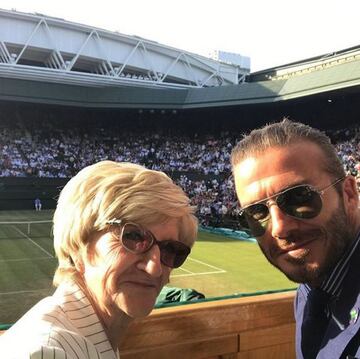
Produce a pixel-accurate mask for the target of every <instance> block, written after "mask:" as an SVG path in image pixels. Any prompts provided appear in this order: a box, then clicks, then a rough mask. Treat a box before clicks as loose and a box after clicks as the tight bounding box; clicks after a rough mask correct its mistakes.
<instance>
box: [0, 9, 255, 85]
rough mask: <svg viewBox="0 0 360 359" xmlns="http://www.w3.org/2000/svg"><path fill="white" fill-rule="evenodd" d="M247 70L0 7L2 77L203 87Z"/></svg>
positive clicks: (238, 77)
mask: <svg viewBox="0 0 360 359" xmlns="http://www.w3.org/2000/svg"><path fill="white" fill-rule="evenodd" d="M248 72H249V71H248V70H247V69H242V68H240V66H238V65H232V64H227V63H223V62H219V61H215V60H212V59H209V58H206V57H204V56H200V55H196V54H193V53H190V52H186V51H182V50H179V49H176V48H173V47H170V46H165V45H161V44H159V43H157V42H155V41H150V40H146V39H143V38H140V37H136V36H128V35H124V34H120V33H117V32H110V31H106V30H102V29H98V28H93V27H90V26H86V25H81V24H77V23H72V22H68V21H65V20H63V19H59V18H54V17H48V16H45V15H42V14H27V13H22V12H17V11H9V10H1V9H0V76H5V77H15V78H22V79H31V80H36V79H37V78H39V77H40V78H41V80H42V81H44V80H46V81H49V82H57V83H58V82H61V83H71V84H80V85H86V86H116V85H117V84H119V85H124V84H127V85H134V86H146V87H165V88H191V87H195V88H201V87H213V86H222V85H234V84H239V83H241V82H242V81H243V80H244V78H245V75H246V74H248Z"/></svg>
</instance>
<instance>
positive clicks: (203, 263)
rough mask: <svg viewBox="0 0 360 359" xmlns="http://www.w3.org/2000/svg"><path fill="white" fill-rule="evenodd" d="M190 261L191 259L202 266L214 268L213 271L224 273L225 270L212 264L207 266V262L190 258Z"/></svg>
mask: <svg viewBox="0 0 360 359" xmlns="http://www.w3.org/2000/svg"><path fill="white" fill-rule="evenodd" d="M188 259H191V260H192V261H194V262H197V263H200V264H202V265H204V266H208V267H210V268H213V269H216V270H218V271H224V269H221V268H218V267H215V266H212V265H211V264H207V263H205V262H202V261H199V260H198V259H194V258H190V257H189V258H188ZM224 272H226V271H224Z"/></svg>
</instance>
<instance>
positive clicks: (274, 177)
mask: <svg viewBox="0 0 360 359" xmlns="http://www.w3.org/2000/svg"><path fill="white" fill-rule="evenodd" d="M323 163H324V155H323V154H322V152H321V149H320V148H319V147H318V146H317V145H315V144H313V143H310V142H306V143H302V144H301V143H299V144H293V145H291V146H288V147H277V148H272V149H269V150H266V151H265V152H264V153H263V154H261V155H259V156H257V157H250V158H246V159H245V160H243V161H241V162H240V163H238V164H237V165H236V166H235V167H234V179H235V186H236V192H237V195H238V198H239V201H240V203H241V206H242V207H244V206H247V205H249V204H252V203H254V202H258V201H261V200H262V199H265V198H267V197H269V196H272V195H274V194H276V193H279V192H281V191H283V190H285V189H288V188H290V187H293V186H296V185H300V184H309V185H312V186H313V187H315V188H317V189H322V188H324V187H326V186H327V185H329V184H330V183H331V182H332V181H333V180H334V179H333V178H331V177H330V176H329V174H327V173H326V172H325V171H324V170H323ZM345 181H347V180H345ZM339 186H343V183H340V184H339ZM322 202H323V207H322V210H321V212H320V214H319V215H318V216H316V217H315V218H312V219H297V218H293V217H290V216H288V215H286V214H285V213H284V212H282V211H281V210H280V208H279V207H278V206H277V205H276V203H275V202H274V201H273V200H271V201H270V202H269V203H268V204H269V212H270V219H269V220H268V222H267V225H266V231H265V234H264V235H262V236H260V237H258V238H257V241H258V243H259V246H260V248H261V250H262V252H263V253H264V255H265V256H266V258H267V259H268V260H269V262H270V263H272V264H273V265H274V266H275V267H277V268H278V269H280V270H281V271H282V272H283V273H284V274H285V275H286V276H287V277H288V278H289V279H291V280H293V281H295V282H299V283H309V284H311V285H314V286H316V285H319V284H320V283H321V281H322V280H323V279H324V276H325V275H326V273H327V272H328V270H329V269H330V268H331V267H332V266H333V265H334V264H335V263H336V262H337V261H338V260H339V258H340V257H341V255H342V254H343V253H344V250H345V248H346V247H347V246H348V245H349V243H350V242H351V241H352V240H353V234H352V233H353V230H352V229H351V226H350V223H349V221H348V217H347V215H346V210H347V209H346V208H345V207H346V201H344V200H343V198H342V197H341V196H339V194H338V192H337V191H336V189H335V188H334V187H331V188H329V189H327V190H326V191H325V193H324V194H323V196H322Z"/></svg>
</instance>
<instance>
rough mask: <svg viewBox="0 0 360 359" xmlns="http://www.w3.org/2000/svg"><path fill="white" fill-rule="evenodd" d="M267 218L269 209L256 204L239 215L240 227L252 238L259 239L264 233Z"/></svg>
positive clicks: (263, 205)
mask: <svg viewBox="0 0 360 359" xmlns="http://www.w3.org/2000/svg"><path fill="white" fill-rule="evenodd" d="M269 218H270V216H269V209H268V208H267V206H266V205H265V204H262V203H257V204H254V205H252V206H249V207H247V208H245V209H244V210H243V212H242V214H241V215H240V226H241V227H242V228H243V229H244V230H247V231H250V233H251V235H253V236H254V237H260V236H262V235H263V234H264V233H265V229H266V224H267V221H268V219H269Z"/></svg>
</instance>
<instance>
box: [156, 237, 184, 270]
mask: <svg viewBox="0 0 360 359" xmlns="http://www.w3.org/2000/svg"><path fill="white" fill-rule="evenodd" d="M157 244H158V245H159V248H160V259H161V262H162V263H163V264H165V265H166V266H168V267H170V268H178V267H180V266H181V265H182V264H183V263H184V262H185V259H186V258H187V256H188V255H189V254H190V248H189V247H188V246H186V245H185V244H184V243H181V242H178V241H172V240H167V241H160V242H157Z"/></svg>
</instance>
